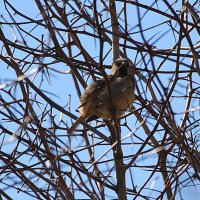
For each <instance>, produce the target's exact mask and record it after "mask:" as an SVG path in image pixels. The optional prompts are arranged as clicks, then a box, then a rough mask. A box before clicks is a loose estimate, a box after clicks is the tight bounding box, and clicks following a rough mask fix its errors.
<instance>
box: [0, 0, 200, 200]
mask: <svg viewBox="0 0 200 200" xmlns="http://www.w3.org/2000/svg"><path fill="white" fill-rule="evenodd" d="M9 2H10V3H12V5H13V7H15V8H16V9H19V10H21V11H22V13H24V14H25V15H28V16H29V17H30V18H32V19H37V20H38V19H41V16H40V14H39V11H38V8H37V6H36V4H35V1H34V0H17V1H16V0H11V1H9ZM141 2H142V1H141ZM152 2H154V1H149V3H152ZM180 3H181V1H180V2H179V3H177V5H176V7H177V9H178V8H179V5H180ZM121 5H122V4H120V3H119V4H118V6H119V8H120V6H121ZM98 6H102V5H100V4H99V5H98ZM159 6H160V7H161V8H162V10H165V9H164V8H163V7H164V4H162V3H161V2H159ZM162 6H163V7H162ZM0 7H1V11H0V15H1V18H0V21H1V22H3V21H4V19H6V20H7V21H11V17H10V16H9V15H8V13H7V12H6V9H5V6H4V4H3V1H0ZM67 10H68V8H67ZM145 12H146V10H141V15H142V14H145ZM135 15H136V9H135V7H134V6H133V7H130V8H128V21H129V25H130V26H129V27H128V28H129V29H130V30H131V29H132V28H133V30H132V32H133V35H134V37H133V38H134V40H137V41H139V42H142V38H141V35H140V34H136V33H137V32H138V31H139V28H138V27H137V26H135V25H136V23H135V21H134V19H135V18H136V16H135ZM11 16H13V17H14V18H15V20H16V21H18V22H21V21H22V20H23V19H22V18H21V17H19V16H18V15H17V14H15V15H14V13H11ZM106 17H107V18H108V17H109V16H104V18H105V19H106ZM119 20H120V19H119ZM165 21H167V18H165V17H162V16H161V15H158V14H157V15H156V14H155V13H152V12H150V13H149V14H148V15H147V16H146V15H145V17H144V19H143V23H142V25H143V29H148V27H151V26H153V25H156V24H159V23H162V22H165ZM108 26H109V22H108ZM24 27H25V28H26V30H27V31H30V30H32V32H34V35H35V37H36V38H37V37H38V38H41V37H42V34H43V35H44V40H45V41H46V42H47V43H48V42H49V43H50V46H51V41H50V39H49V34H48V32H47V30H46V29H45V28H42V27H34V25H33V24H26V25H24ZM1 28H2V30H3V32H4V34H5V36H6V38H8V39H10V40H11V41H14V40H15V39H16V38H17V39H18V40H19V43H20V40H21V37H20V35H19V33H18V32H17V29H16V28H15V27H14V28H13V26H11V25H10V26H8V25H1ZM61 28H62V27H61ZM87 28H88V27H87ZM88 29H89V28H88ZM169 29H170V28H169V25H168V24H167V23H163V25H162V26H159V27H155V28H154V29H152V31H144V35H145V37H146V39H148V40H149V43H150V44H152V45H154V43H155V48H157V49H168V48H172V45H173V44H174V43H175V42H174V39H172V38H173V34H172V32H169V33H167V34H166V35H165V36H164V37H162V38H161V39H159V40H158V38H159V37H161V36H162V34H164V33H166V32H168V30H169ZM130 32H131V31H130ZM15 35H16V38H15ZM108 35H109V34H108ZM24 36H25V35H24ZM25 38H26V40H27V45H28V46H29V47H32V48H37V45H38V44H37V42H36V40H33V39H31V38H30V37H28V35H27V36H25ZM79 39H80V41H81V43H82V44H83V45H84V46H85V47H86V49H87V51H88V52H89V53H90V55H91V56H92V57H93V58H95V60H96V61H97V62H98V61H99V60H98V59H99V52H100V51H101V49H100V48H99V43H98V42H97V41H93V40H91V38H89V37H85V36H82V37H81V36H80V38H79ZM157 40H158V41H157ZM198 40H199V37H198V35H197V34H196V33H194V35H193V41H194V42H195V41H196V42H197V41H198ZM21 42H22V41H21ZM2 45H3V44H2V42H0V46H2ZM183 46H188V44H187V43H184V42H183ZM1 48H2V47H1ZM109 49H110V47H109V45H105V49H104V54H106V53H107V52H108V51H109ZM76 51H77V49H75V50H74V52H76ZM77 52H78V51H77ZM127 53H128V57H129V58H130V59H131V60H132V61H133V62H134V63H136V64H137V63H139V65H138V68H140V67H141V69H144V66H141V62H139V61H140V58H137V57H136V54H135V51H134V50H131V49H129V50H127ZM1 54H2V55H4V54H5V49H4V50H3V51H2V52H1ZM15 55H16V57H23V58H24V59H27V61H31V58H30V57H28V58H26V54H23V53H22V52H19V51H17V52H16V53H15ZM51 61H52V60H51V58H46V57H44V58H43V60H42V62H44V63H49V62H51ZM154 61H155V65H156V68H157V66H159V64H160V63H161V61H162V59H160V58H155V60H154ZM184 62H185V63H186V64H188V65H189V64H190V62H191V60H190V59H186V58H185V60H184ZM111 63H112V54H111V53H110V54H109V56H108V57H107V58H106V59H105V61H104V64H105V65H110V64H111ZM150 66H151V64H150ZM37 67H38V66H36V65H35V66H33V68H32V69H30V70H28V71H27V72H26V74H27V75H28V74H30V76H29V79H30V80H31V81H32V82H34V83H35V84H36V85H39V84H40V81H41V78H43V82H42V89H43V92H44V93H45V94H46V95H47V96H48V97H49V98H50V99H52V100H53V101H55V102H56V103H57V104H59V105H61V106H63V107H65V109H67V110H68V109H69V106H70V109H71V110H72V112H73V113H74V114H75V115H76V116H78V115H79V114H78V112H76V109H77V107H78V105H79V98H78V95H77V93H76V90H75V86H74V85H73V84H72V83H73V82H72V77H71V74H70V73H68V72H69V67H68V66H67V65H65V64H64V63H62V64H60V63H58V64H53V65H51V66H50V68H52V69H56V70H60V71H62V72H63V73H55V71H53V70H51V69H50V70H49V72H50V76H51V75H52V76H51V78H50V79H49V78H48V76H42V75H41V74H39V75H38V74H36V73H33V74H32V72H33V71H31V70H33V69H37ZM175 67H176V66H175V65H174V62H170V61H169V62H166V64H165V65H164V66H163V67H162V69H161V70H162V71H173V70H175ZM180 67H181V69H184V70H186V69H187V67H185V66H180ZM151 69H153V66H151ZM107 72H108V73H109V70H107ZM144 75H145V74H144ZM184 75H185V74H182V77H183V76H184ZM194 76H195V78H196V80H197V81H199V76H198V75H196V74H194ZM136 78H137V81H138V86H139V87H142V86H141V85H140V81H139V78H138V77H136ZM171 78H172V74H167V75H162V82H163V85H164V86H166V87H169V86H170V79H171ZM195 78H194V79H195ZM13 81H16V75H15V72H14V71H13V70H12V69H11V68H9V67H7V65H6V64H5V63H4V62H3V61H1V66H0V83H1V84H6V86H5V87H3V89H5V90H8V89H9V88H10V87H11V85H12V82H13ZM91 81H92V80H90V81H89V82H91ZM89 82H88V83H89ZM179 83H180V87H178V90H179V91H178V92H180V93H184V92H185V88H184V86H185V82H184V81H183V82H182V86H181V82H179ZM154 88H156V87H154ZM181 88H182V90H181ZM81 90H82V91H83V88H81ZM155 91H156V89H155ZM31 92H33V91H31ZM178 92H177V93H178ZM177 93H176V94H177ZM176 94H175V95H176ZM0 95H2V96H4V98H5V97H6V94H5V92H2V91H0ZM32 95H34V93H32ZM15 96H16V98H21V93H19V88H17V89H16V92H15ZM158 97H159V98H160V99H161V98H162V95H158ZM7 98H8V101H9V100H10V99H9V97H7ZM147 98H150V96H148V94H147ZM160 99H159V100H160ZM172 101H173V103H172V106H173V110H174V112H176V113H177V115H176V117H177V119H176V120H177V124H179V123H180V122H181V118H182V114H181V113H182V112H183V111H184V109H185V107H184V105H185V103H186V100H185V99H184V98H182V99H180V98H174V99H172ZM43 103H44V105H41V107H42V108H44V107H45V106H46V105H45V103H46V102H45V101H43ZM69 103H70V104H69ZM193 105H194V106H197V104H196V102H194V104H193ZM135 106H136V107H137V106H138V105H137V104H135ZM0 109H3V108H2V107H1V108H0ZM38 112H40V110H39V106H38ZM53 112H55V115H56V117H55V119H56V121H59V119H60V118H61V117H63V120H64V121H66V123H67V124H68V125H71V121H70V119H69V118H68V117H66V116H62V114H61V113H60V112H58V111H55V110H54V111H53ZM136 121H137V120H136V119H132V125H131V128H132V130H134V131H135V132H136V135H137V134H140V137H141V138H143V139H145V138H146V134H144V131H143V130H142V129H139V127H140V124H139V123H138V122H136ZM129 122H130V121H129ZM0 123H1V124H3V126H5V127H7V128H8V129H9V130H10V131H12V132H14V133H17V131H18V128H19V126H17V125H16V124H15V123H5V122H4V121H3V120H2V116H1V114H0ZM135 123H136V126H135ZM149 123H151V120H150V121H149ZM43 125H46V126H47V127H48V121H47V122H45V123H44V124H43ZM93 125H95V124H94V122H93ZM137 128H138V130H137ZM152 129H153V126H152ZM100 130H101V131H103V132H104V133H105V134H108V132H107V131H106V130H105V129H100ZM122 130H123V134H122V138H125V137H127V136H128V134H130V132H131V131H129V130H128V129H127V128H123V129H122ZM61 134H64V133H63V132H61ZM2 137H3V136H2V135H1V136H0V139H2ZM157 138H162V136H159V134H158V136H157ZM131 139H133V140H134V143H137V142H141V141H140V140H138V139H137V138H136V137H128V139H126V140H124V141H126V142H130V141H131ZM80 143H81V142H80V141H76V140H74V143H73V145H72V148H74V149H75V148H76V147H77V146H78V145H79V144H80ZM16 144H17V141H16V140H15V139H13V138H10V137H6V140H5V144H4V145H3V147H2V150H3V151H5V152H6V153H8V154H9V153H11V152H13V148H15V146H16ZM139 147H140V146H139V145H137V146H134V145H129V146H128V145H127V146H126V147H124V153H125V155H130V154H131V152H132V153H135V152H136V151H137V149H138V148H139ZM108 148H109V147H108V146H105V147H104V148H103V149H102V147H101V146H99V147H98V148H96V152H95V153H96V154H95V158H98V157H99V156H101V155H102V154H103V153H104V152H106V151H107V149H108ZM111 155H112V154H111V152H110V153H108V155H107V156H105V157H103V158H102V159H101V160H106V159H108V158H109V157H111ZM80 156H81V158H82V160H83V161H85V160H87V159H88V157H87V155H86V154H85V153H84V151H83V152H82V153H80ZM156 160H157V154H152V153H151V154H148V155H146V157H145V158H144V159H140V160H137V161H136V164H137V165H151V164H155V163H156ZM22 162H30V163H34V160H31V159H30V158H28V157H24V158H22ZM124 162H125V163H126V160H125V161H124ZM2 164H3V163H1V162H0V166H2ZM133 173H134V175H133V177H134V178H135V183H137V186H138V187H140V185H142V184H143V183H144V180H146V178H148V176H149V174H150V172H147V171H146V169H138V168H137V170H136V171H134V170H133ZM26 176H30V177H31V174H29V173H28V172H27V174H26ZM0 178H2V175H0ZM182 178H183V179H184V178H185V179H186V178H187V175H186V174H185V175H183V176H182ZM33 180H34V179H33ZM35 181H37V180H35ZM154 181H156V182H155V186H154V189H155V190H156V189H158V190H159V188H160V187H162V184H163V182H162V178H161V177H160V175H159V174H156V176H155V177H154ZM154 181H153V180H152V181H151V182H149V184H148V185H147V186H148V187H151V186H152V187H153V184H154ZM8 182H9V181H8ZM130 182H131V180H130V177H128V176H127V185H129V184H130ZM38 184H41V187H45V186H43V183H42V182H40V181H38ZM22 187H23V186H22ZM24 187H25V186H24ZM0 188H1V189H4V188H6V187H5V185H2V184H1V183H0ZM199 189H200V188H199V186H198V185H196V187H193V185H191V187H187V188H184V189H183V193H182V194H183V195H184V198H183V199H184V200H189V199H193V200H198V199H200V192H199ZM6 192H7V193H8V194H9V195H11V196H12V197H13V199H15V200H18V199H23V198H25V199H27V200H28V199H33V198H31V197H27V195H25V194H24V193H22V192H17V191H16V190H13V189H7V190H6ZM148 193H149V191H148V190H147V191H146V194H148ZM82 195H83V194H82V193H81V194H80V197H81V198H82V197H83V196H82ZM110 195H111V196H112V195H113V196H114V195H115V194H114V193H111V194H110ZM154 195H155V194H154V193H153V192H152V197H153V196H154ZM130 199H131V198H130ZM138 199H139V200H140V198H138ZM179 199H181V197H177V199H176V200H179Z"/></svg>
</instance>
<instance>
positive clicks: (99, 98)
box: [67, 58, 135, 135]
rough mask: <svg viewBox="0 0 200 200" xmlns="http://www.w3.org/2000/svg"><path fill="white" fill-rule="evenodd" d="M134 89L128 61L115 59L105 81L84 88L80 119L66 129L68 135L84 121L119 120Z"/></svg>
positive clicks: (133, 97)
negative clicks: (99, 119)
mask: <svg viewBox="0 0 200 200" xmlns="http://www.w3.org/2000/svg"><path fill="white" fill-rule="evenodd" d="M134 89H135V79H134V74H133V67H132V66H131V64H130V62H129V60H128V59H126V58H118V59H116V60H115V61H114V62H113V64H112V68H111V73H110V75H108V76H107V77H106V79H104V78H101V79H99V80H97V81H96V82H92V83H91V84H89V85H88V86H87V87H86V89H85V91H84V92H83V94H82V95H81V98H80V106H79V107H78V109H79V112H80V117H79V118H78V119H77V120H76V121H75V122H74V124H73V125H72V126H71V127H70V128H69V129H68V131H67V132H68V134H69V135H71V134H72V133H73V132H74V130H75V129H76V127H77V126H78V125H79V124H80V123H81V122H83V121H85V120H86V122H88V121H91V120H94V119H97V118H101V119H104V120H109V119H114V118H120V117H121V116H122V115H123V114H124V113H125V112H126V110H127V109H128V108H129V107H130V106H131V105H132V103H133V102H134V99H135V95H134Z"/></svg>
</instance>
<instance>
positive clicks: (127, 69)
mask: <svg viewBox="0 0 200 200" xmlns="http://www.w3.org/2000/svg"><path fill="white" fill-rule="evenodd" d="M131 74H132V67H131V66H130V64H129V61H128V60H127V59H125V58H118V59H116V60H115V61H114V63H113V65H112V69H111V75H116V76H130V75H131Z"/></svg>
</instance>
